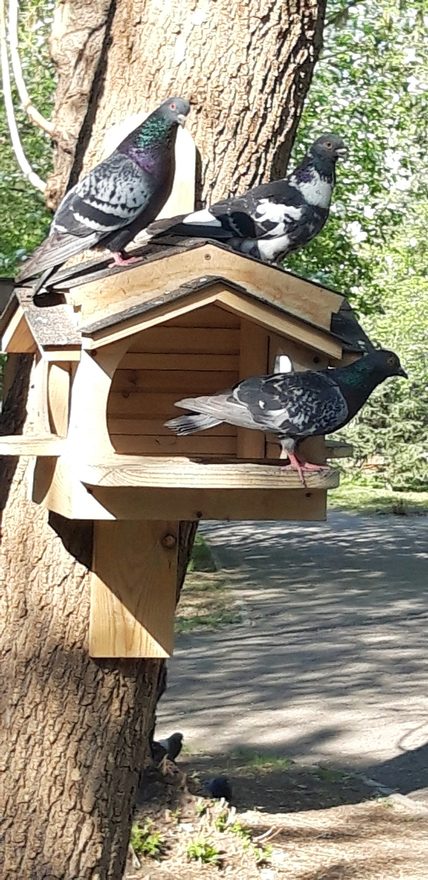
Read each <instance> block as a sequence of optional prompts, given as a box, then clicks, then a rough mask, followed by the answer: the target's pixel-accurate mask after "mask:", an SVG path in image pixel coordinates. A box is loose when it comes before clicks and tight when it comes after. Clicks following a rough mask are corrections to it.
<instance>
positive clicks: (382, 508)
mask: <svg viewBox="0 0 428 880" xmlns="http://www.w3.org/2000/svg"><path fill="white" fill-rule="evenodd" d="M328 504H329V508H333V509H339V510H349V511H352V512H353V513H358V514H363V515H366V516H373V515H377V514H383V515H385V514H394V515H395V516H407V515H412V514H419V515H420V516H423V515H426V514H428V492H420V491H419V492H409V491H403V490H400V491H399V492H396V491H394V490H393V489H389V488H386V487H385V486H383V487H378V486H374V485H373V478H372V477H364V476H361V477H359V479H358V481H357V480H356V479H355V465H353V466H352V470H351V471H350V474H348V473H345V474H344V475H343V476H342V479H341V481H340V486H339V487H338V488H337V489H334V490H333V491H332V492H329V497H328Z"/></svg>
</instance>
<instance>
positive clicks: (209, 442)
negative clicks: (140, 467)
mask: <svg viewBox="0 0 428 880" xmlns="http://www.w3.org/2000/svg"><path fill="white" fill-rule="evenodd" d="M240 340H241V321H240V318H239V316H237V315H234V314H232V313H231V312H228V311H226V310H225V309H222V308H220V307H218V306H212V305H208V306H205V307H203V308H201V309H197V310H195V311H192V312H189V313H188V314H186V315H181V316H179V317H176V318H175V319H172V320H171V321H168V322H166V323H165V324H163V325H162V326H160V327H152V328H149V329H147V330H144V331H142V332H141V333H139V334H137V336H135V337H134V338H133V340H132V343H131V345H130V347H129V349H128V351H127V353H126V354H125V355H124V357H123V359H122V361H121V363H120V364H119V367H118V369H117V370H116V373H115V375H114V378H113V382H112V388H111V392H110V396H109V402H108V408H107V424H108V430H109V434H110V438H111V442H112V444H113V446H114V449H115V450H116V452H118V453H121V454H134V455H184V456H192V455H194V456H202V457H203V458H210V457H213V456H215V457H219V456H220V457H221V456H228V457H230V456H234V455H236V451H237V429H236V428H234V427H233V426H231V425H219V426H217V427H215V428H212V429H211V430H209V431H206V432H205V431H204V432H201V433H200V434H193V435H189V436H187V437H176V436H175V434H173V433H172V432H171V431H170V430H169V429H168V428H165V426H164V422H165V421H166V420H167V419H169V418H173V417H174V416H179V415H180V413H181V412H182V414H184V413H185V410H182V411H180V409H178V408H177V407H175V406H174V404H175V402H176V401H177V400H180V398H182V397H195V396H198V395H201V394H213V393H214V392H216V391H220V390H222V389H225V388H229V387H231V386H232V385H234V384H235V383H236V382H238V381H239V366H240Z"/></svg>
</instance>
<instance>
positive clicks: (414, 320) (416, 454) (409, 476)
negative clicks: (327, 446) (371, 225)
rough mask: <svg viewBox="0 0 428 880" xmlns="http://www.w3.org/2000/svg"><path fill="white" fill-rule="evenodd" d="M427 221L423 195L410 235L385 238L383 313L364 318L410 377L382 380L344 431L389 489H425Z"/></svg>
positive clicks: (427, 447) (381, 273) (427, 484)
mask: <svg viewBox="0 0 428 880" xmlns="http://www.w3.org/2000/svg"><path fill="white" fill-rule="evenodd" d="M427 224H428V201H427V202H425V203H423V204H422V205H421V206H419V208H418V210H417V212H416V214H415V217H414V218H413V220H412V226H411V229H410V232H411V233H412V234H411V236H409V231H400V232H399V233H397V234H396V236H395V238H394V239H393V240H392V241H391V242H390V246H389V252H388V255H387V259H385V261H384V263H383V264H380V265H379V266H378V268H377V271H376V278H377V280H378V283H379V286H381V287H382V289H383V290H384V297H383V301H384V314H380V315H372V316H371V317H370V318H368V319H367V320H366V329H367V331H368V333H369V335H370V336H371V338H372V339H373V340H374V341H376V342H377V343H379V344H380V345H383V346H385V347H389V348H392V349H394V350H395V351H396V352H397V353H398V354H399V356H400V358H401V361H402V363H403V366H404V367H405V369H406V371H407V373H408V374H409V381H407V382H406V381H405V380H402V379H401V380H399V379H397V380H388V381H387V382H385V383H384V384H383V385H381V386H380V388H378V389H376V391H375V392H374V394H373V395H372V396H371V397H370V399H369V400H368V402H367V404H366V405H365V407H364V408H363V410H362V411H361V413H360V414H359V415H358V416H357V418H356V419H355V420H354V421H353V422H352V423H351V424H350V425H349V426H348V427H347V428H346V432H345V434H346V437H347V439H348V440H350V441H351V442H352V443H353V444H354V447H355V454H356V461H357V463H358V462H359V463H360V464H367V463H369V464H370V461H373V462H374V463H376V462H377V463H378V467H377V469H376V471H375V473H377V475H378V482H379V479H382V480H383V481H384V482H385V480H386V481H387V483H388V485H389V486H390V487H391V488H392V489H419V490H428V354H427V329H428V324H427V317H426V316H427V314H428V275H427V269H426V255H425V235H426V231H425V230H426V228H427ZM373 258H374V253H373Z"/></svg>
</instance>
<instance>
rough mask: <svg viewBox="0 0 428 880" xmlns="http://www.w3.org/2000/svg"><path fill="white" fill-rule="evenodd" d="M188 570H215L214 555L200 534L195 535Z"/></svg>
mask: <svg viewBox="0 0 428 880" xmlns="http://www.w3.org/2000/svg"><path fill="white" fill-rule="evenodd" d="M187 570H188V571H217V566H216V564H215V562H214V557H213V555H212V553H211V550H210V548H209V546H208V544H207V542H206V541H205V538H203V537H202V535H196V538H195V543H194V544H193V548H192V555H191V557H190V562H189V565H188V568H187Z"/></svg>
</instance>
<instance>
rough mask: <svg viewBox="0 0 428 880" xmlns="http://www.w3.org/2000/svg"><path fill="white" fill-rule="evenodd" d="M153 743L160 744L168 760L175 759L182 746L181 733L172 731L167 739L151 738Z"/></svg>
mask: <svg viewBox="0 0 428 880" xmlns="http://www.w3.org/2000/svg"><path fill="white" fill-rule="evenodd" d="M153 745H156V746H161V748H162V749H165V754H166V756H167V757H168V758H169V759H170V761H175V759H176V758H178V756H179V754H180V752H181V749H182V748H183V734H182V733H172V734H171V736H168V738H167V739H159V740H153Z"/></svg>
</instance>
